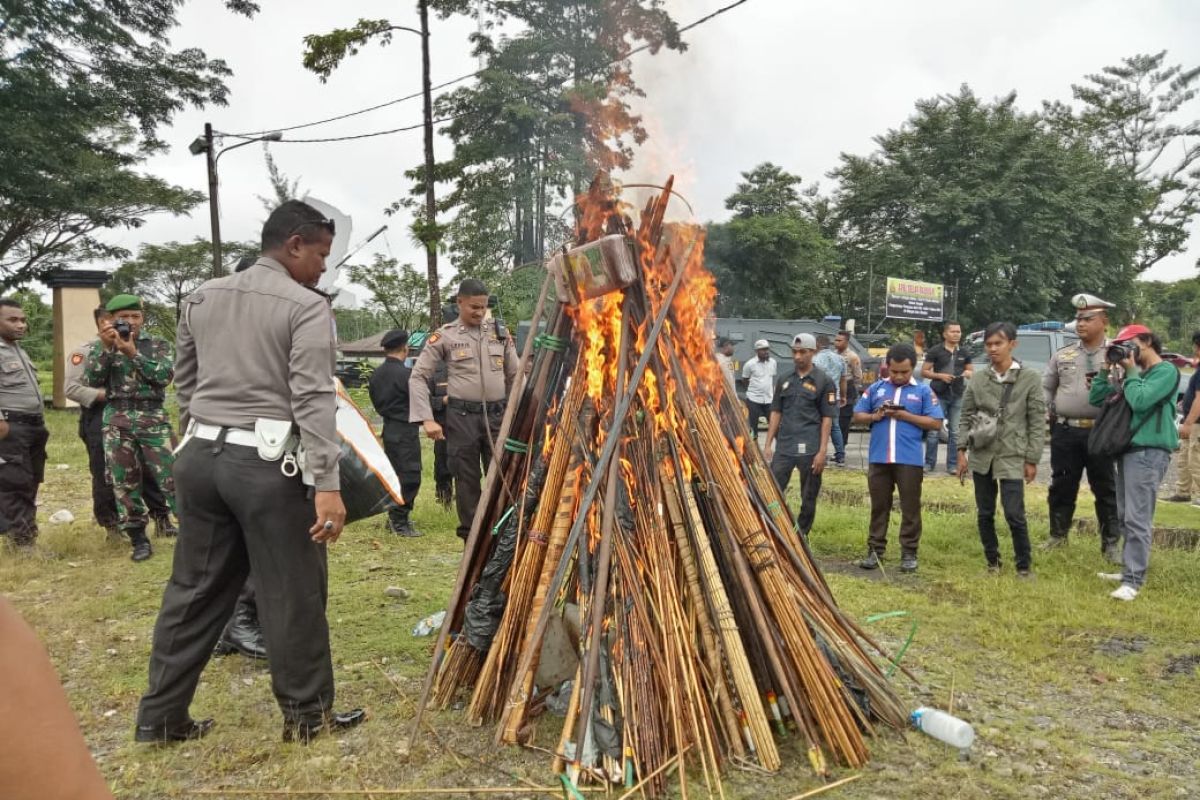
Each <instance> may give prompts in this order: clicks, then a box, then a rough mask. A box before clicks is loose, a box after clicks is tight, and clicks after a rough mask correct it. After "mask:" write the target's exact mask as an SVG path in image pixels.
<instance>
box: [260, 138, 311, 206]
mask: <svg viewBox="0 0 1200 800" xmlns="http://www.w3.org/2000/svg"><path fill="white" fill-rule="evenodd" d="M263 160H264V161H265V162H266V164H267V181H268V182H269V183H270V184H271V194H270V196H269V197H268V196H266V195H261V194H260V195H258V200H259V202H260V203H262V204H263V208H264V209H266V211H267V213H268V214H270V213H271V212H272V211H274V210H275V209H276V208H278V207H279V206H281V205H283V204H284V203H286V202H287V201H288V200H299V199H300V195H301V194H303V192H301V191H300V179H299V178H288V176H287V175H285V174H284V172H283V170H281V169H280V168H279V165H278V164H276V163H275V157H274V156H273V155H271V148H270V145H269V143H267V142H263Z"/></svg>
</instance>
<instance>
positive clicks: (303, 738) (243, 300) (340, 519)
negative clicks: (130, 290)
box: [134, 200, 366, 743]
mask: <svg viewBox="0 0 1200 800" xmlns="http://www.w3.org/2000/svg"><path fill="white" fill-rule="evenodd" d="M333 233H334V230H333V223H332V222H331V221H329V220H327V219H325V218H323V217H322V216H321V214H320V213H319V212H318V211H317V210H316V209H314V208H313V207H311V206H309V205H307V204H305V203H302V202H300V201H297V200H289V201H288V202H286V203H284V204H283V205H281V206H280V207H279V208H277V209H275V210H274V211H273V212H271V216H270V217H269V218H268V219H267V222H266V224H265V225H264V226H263V231H262V256H261V257H260V258H259V259H258V261H256V262H255V263H254V265H253V266H251V267H250V268H249V269H247V270H245V271H243V272H238V273H235V274H233V275H229V276H227V277H223V278H216V279H214V280H211V281H208V282H207V283H205V284H204V285H202V286H201V287H200V288H199V289H198V290H196V291H195V292H194V293H192V294H191V295H189V296H188V297H187V298H185V299H184V302H183V309H182V313H181V314H180V317H179V328H178V331H177V334H176V341H175V346H176V352H177V356H176V362H175V385H176V389H177V396H178V399H179V421H180V425H181V426H182V427H183V428H184V430H185V435H184V441H183V444H182V445H180V447H179V450H178V454H177V456H176V460H175V485H176V489H177V497H178V500H179V505H178V509H179V521H180V525H179V537H178V541H177V544H176V546H175V559H174V563H173V568H172V572H171V579H170V581H169V582H168V583H167V588H166V591H165V593H164V594H163V602H162V607H161V608H160V609H159V612H158V621H157V622H156V623H155V627H154V644H153V646H152V649H151V653H150V675H149V688H148V689H147V691H146V694H145V695H144V696H143V697H142V701H141V704H140V706H139V707H138V720H137V729H136V731H135V734H134V736H135V738H136V740H137V741H139V742H146V743H167V742H178V741H183V740H187V739H198V738H200V737H201V736H204V735H205V734H207V733H208V732H209V730H210V729H211V728H212V726H213V721H212V720H211V719H203V720H195V719H193V718H192V717H191V714H190V706H191V703H192V699H193V696H194V695H195V692H196V687H197V685H198V684H199V682H200V676H201V673H202V672H203V670H204V667H205V665H206V664H207V663H208V659H209V657H210V655H211V654H212V651H213V646H214V645H215V644H216V643H217V640H218V638H219V637H220V636H221V630H222V629H223V628H224V627H225V623H226V622H227V621H228V620H229V615H230V614H231V613H232V612H233V609H234V606H235V604H236V603H237V601H238V594H239V593H240V592H241V590H242V585H243V584H244V582H245V580H246V577H247V575H249V574H250V573H251V572H253V573H254V582H255V586H256V588H257V593H256V594H257V600H258V612H259V619H260V621H261V622H262V628H263V633H264V635H265V643H266V649H267V660H268V664H269V667H270V670H271V689H272V691H273V692H274V694H275V699H276V701H277V702H278V703H279V707H280V710H281V711H282V712H283V721H284V727H283V739H284V741H288V742H290V741H297V740H298V741H300V742H304V743H307V742H308V741H309V740H311V739H312V738H313V737H315V736H318V735H320V734H321V733H322V732H326V731H334V730H339V729H345V728H350V727H353V726H355V725H358V724H359V723H361V722H362V721H363V720H364V719H365V718H366V714H365V712H364V711H362V710H361V709H355V710H353V711H350V712H345V713H335V712H334V710H333V699H334V678H333V660H332V658H331V656H330V651H329V624H328V622H327V621H326V618H325V600H326V597H327V593H328V571H327V566H326V551H325V548H326V545H327V544H331V543H333V542H335V541H337V538H338V536H340V535H341V533H342V527H343V525H344V523H345V519H346V508H345V506H344V505H343V503H342V495H341V481H340V475H339V471H338V458H339V456H340V454H341V446H340V445H339V443H338V436H337V427H336V422H335V412H336V401H335V395H334V381H333V369H334V363H335V353H336V346H337V345H336V342H335V341H334V334H333V325H332V321H331V319H330V312H329V304H328V303H327V302H326V299H325V297H324V296H322V295H320V294H317V293H314V292H312V291H310V290H309V288H308V287H311V286H313V285H315V284H316V282H317V280H318V279H319V278H320V277H321V273H322V272H324V271H325V259H326V257H327V256H328V255H329V249H330V245H331V244H332V242H333ZM297 445H299V446H300V447H302V448H303V451H304V453H303V454H304V459H303V469H301V467H300V465H298V464H297V460H298V458H297Z"/></svg>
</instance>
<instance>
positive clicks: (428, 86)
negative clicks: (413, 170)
mask: <svg viewBox="0 0 1200 800" xmlns="http://www.w3.org/2000/svg"><path fill="white" fill-rule="evenodd" d="M417 8H418V9H419V10H420V12H421V80H422V92H423V94H424V96H425V225H424V226H423V228H424V235H423V236H422V237H421V238H422V239H423V240H424V243H425V270H426V276H427V278H428V280H429V328H430V330H433V329H434V328H436V327H438V326H439V325H441V323H442V296H441V287H440V285H439V282H438V263H437V246H438V237H437V194H436V192H435V191H434V181H433V172H434V167H435V162H434V159H433V80H432V76H431V75H430V69H429V0H418V1H417Z"/></svg>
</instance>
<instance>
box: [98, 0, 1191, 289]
mask: <svg viewBox="0 0 1200 800" xmlns="http://www.w3.org/2000/svg"><path fill="white" fill-rule="evenodd" d="M729 2H730V0H667V2H666V6H667V8H668V10H669V11H670V12H671V13H672V15H673V17H674V18H675V19H676V20H677V21H678V22H679V23H680V24H686V23H689V22H692V21H694V20H696V19H698V18H700V17H703V16H705V15H706V14H708V13H710V12H712V11H715V10H716V9H718V8H720V7H722V6H725V5H728V3H729ZM261 5H262V6H263V10H262V12H261V13H260V14H259V15H258V16H257V17H256V18H254V19H253V20H247V19H245V18H242V17H239V16H236V15H233V14H231V13H229V12H228V11H226V10H225V8H224V5H223V3H222V2H221V0H192V1H191V2H188V3H187V4H186V5H185V6H184V9H183V11H182V12H181V15H180V21H181V24H180V26H179V28H177V29H176V31H175V32H174V34H173V37H172V44H173V46H175V47H185V46H186V47H199V48H201V49H203V50H204V51H205V52H206V53H207V54H208V55H209V57H210V58H221V59H224V60H225V61H226V62H227V63H228V64H229V66H230V67H231V68H232V70H233V73H234V74H233V77H232V78H230V79H229V81H228V85H229V88H230V102H229V105H228V106H226V107H210V108H207V109H203V110H192V109H189V110H187V111H185V112H181V113H180V114H178V115H177V117H176V119H175V121H174V124H173V125H172V126H171V127H170V128H168V129H165V130H163V131H162V134H163V138H164V139H165V140H166V141H167V142H168V143H170V144H171V150H170V152H168V153H165V154H162V155H158V156H156V157H154V158H153V159H151V160H149V161H148V162H147V163H146V165H145V169H146V170H147V171H149V172H152V173H154V174H157V175H159V176H161V177H163V178H165V179H167V180H170V181H172V182H174V183H177V184H179V185H182V186H185V187H188V188H194V189H196V190H199V191H202V192H206V191H207V179H206V172H205V164H204V158H203V157H202V156H192V155H191V153H189V151H188V144H189V143H190V142H191V141H192V140H193V139H194V138H195V137H196V136H198V135H199V134H200V133H202V131H203V127H204V123H205V122H211V123H212V124H213V126H214V128H216V129H217V130H219V131H225V132H231V133H241V132H249V131H262V130H267V129H279V128H283V127H288V126H292V125H297V124H301V123H306V122H310V121H314V120H319V119H323V118H327V117H332V116H335V115H339V114H344V113H347V112H350V111H354V110H357V109H360V108H364V107H366V106H370V105H374V104H377V103H380V102H383V101H386V100H390V99H393V98H397V97H401V96H404V95H408V94H414V93H418V92H419V91H420V88H421V74H420V47H419V44H420V43H419V40H418V38H417V37H416V36H414V35H411V34H407V33H404V32H399V33H397V34H396V38H395V40H394V41H393V42H392V44H391V45H389V46H387V47H380V46H377V45H369V46H367V47H366V48H364V49H363V50H362V51H361V52H360V53H359V54H358V55H356V56H354V57H352V58H349V59H347V60H346V61H345V62H344V63H343V65H342V66H341V67H340V68H339V69H338V70H337V71H336V72H334V73H333V75H332V76H331V77H330V79H329V80H328V82H326V83H322V82H321V81H320V80H319V79H318V78H317V77H316V76H315V75H313V74H312V73H310V72H307V71H306V70H305V69H304V68H303V66H302V64H301V55H302V52H303V41H302V40H303V37H304V36H305V35H306V34H310V33H323V32H326V31H328V30H330V29H332V28H336V27H346V26H349V25H352V24H353V23H354V22H355V21H356V20H358V19H359V18H367V19H377V18H388V19H390V20H391V21H392V22H393V24H397V25H409V26H416V25H417V18H416V10H415V7H416V4H415V2H412V3H396V2H383V1H382V0H354V2H352V3H328V2H324V1H321V2H318V0H286V1H285V0H262V2H261ZM410 6H411V8H410ZM474 29H475V23H474V22H473V21H471V20H466V19H454V20H449V21H441V20H437V19H434V20H433V21H432V36H431V46H432V64H433V82H434V84H435V85H436V84H437V83H440V82H442V81H446V80H450V79H453V78H457V77H459V76H461V75H465V74H468V73H470V72H473V71H474V70H475V69H477V66H478V65H477V64H476V62H475V60H474V59H473V58H472V57H471V55H470V49H469V44H468V36H469V35H470V34H471V33H472V32H473V31H474ZM1198 30H1200V4H1197V3H1194V2H1190V1H1189V0H1175V2H1167V1H1166V0H1163V1H1161V2H1149V1H1147V2H1138V3H1130V2H1128V0H1055V2H1046V0H1037V1H1033V0H1007V1H1006V2H1004V3H999V2H993V3H987V4H985V3H979V2H962V0H958V1H957V2H946V1H945V0H922V1H921V2H906V3H897V2H895V1H894V0H892V1H891V2H886V1H884V0H843V2H801V0H748V2H746V3H744V4H743V5H741V6H738V7H737V8H735V9H733V10H731V11H729V12H727V13H725V14H723V15H721V16H719V17H716V18H715V19H713V20H711V21H710V22H708V23H706V24H704V25H701V26H700V27H698V28H696V29H695V30H693V31H690V32H688V33H687V34H685V39H686V41H687V42H688V45H689V49H688V51H687V52H686V53H683V54H678V53H674V52H669V51H665V50H664V51H660V53H659V54H657V55H651V54H650V53H642V54H638V55H635V56H633V58H632V65H633V74H634V78H635V80H637V81H638V83H639V84H640V85H641V87H642V88H643V89H644V90H645V92H646V95H647V96H646V98H645V99H644V100H642V101H640V102H639V105H638V110H639V111H640V112H641V113H642V114H643V116H644V119H645V124H646V126H647V128H648V130H649V132H650V139H649V140H648V141H647V142H646V144H645V145H644V146H643V147H642V148H641V149H640V150H639V151H638V153H637V155H636V156H635V159H636V160H635V164H634V167H633V168H632V169H631V170H630V172H629V173H628V174H626V175H625V176H624V178H625V180H626V181H627V182H653V183H661V182H662V180H663V179H665V177H666V176H667V175H668V174H674V175H675V176H676V189H677V190H678V191H679V192H680V193H681V194H683V195H684V196H685V197H686V198H687V200H688V201H689V203H690V204H691V207H692V209H693V211H694V214H695V217H696V218H697V219H699V220H702V221H709V220H718V221H719V220H721V219H724V218H725V217H727V215H728V212H727V211H726V210H725V208H724V198H725V197H726V196H728V195H729V194H730V193H731V192H732V191H733V190H734V187H735V186H736V184H737V182H738V180H739V177H740V173H742V172H744V171H748V170H750V169H751V168H752V167H754V166H755V165H757V164H759V163H762V162H764V161H771V162H774V163H776V164H779V165H780V166H782V167H784V168H785V169H787V170H788V171H789V172H792V173H794V174H798V175H800V176H801V177H802V178H803V179H804V180H805V182H806V183H809V182H813V181H819V182H820V183H821V185H822V187H824V188H825V189H827V190H828V189H831V188H832V184H831V181H830V180H829V179H828V177H826V176H827V173H828V172H829V171H830V170H832V169H834V168H835V167H837V165H838V163H839V156H840V154H842V153H854V154H859V155H865V154H867V153H870V152H871V151H872V150H874V149H875V147H874V143H873V137H875V136H877V135H879V134H882V133H884V132H885V131H887V130H888V129H890V128H895V127H898V126H900V125H901V124H903V122H904V121H905V120H906V119H907V118H908V117H909V116H910V115H911V114H912V112H913V108H914V103H915V101H916V100H918V99H921V98H928V97H933V96H936V95H939V94H948V93H954V92H956V91H957V90H958V88H959V87H960V86H961V85H962V84H964V83H965V84H968V85H969V86H970V87H971V88H972V89H973V90H974V91H975V93H976V94H978V95H979V96H981V97H984V98H988V99H991V98H995V97H999V96H1003V95H1006V94H1008V93H1009V92H1011V91H1015V92H1016V93H1017V97H1018V105H1019V106H1020V107H1021V108H1023V109H1027V110H1034V109H1037V108H1039V107H1040V105H1041V101H1042V100H1043V99H1046V100H1054V99H1059V100H1064V101H1069V100H1070V98H1071V84H1072V83H1073V82H1074V83H1079V82H1081V81H1082V80H1083V77H1084V76H1085V75H1087V74H1089V73H1094V72H1099V71H1100V69H1101V68H1103V67H1104V66H1107V65H1110V64H1116V63H1118V62H1119V61H1120V59H1121V58H1123V57H1126V56H1130V55H1134V54H1137V53H1153V52H1158V51H1159V50H1163V49H1165V50H1168V51H1169V54H1168V63H1172V64H1173V63H1183V64H1184V65H1185V66H1188V67H1191V66H1195V65H1197V64H1200V37H1197V36H1196V35H1195V32H1196V31H1198ZM1192 116H1193V117H1195V116H1200V100H1196V101H1193V103H1192ZM420 121H421V103H420V100H419V98H418V99H414V100H410V101H407V102H403V103H399V104H396V105H393V106H390V107H388V108H385V109H381V110H378V111H374V112H371V113H367V114H362V115H359V116H355V117H352V118H350V119H347V120H343V121H340V122H335V123H330V124H327V125H320V126H315V127H310V128H304V129H299V130H293V131H286V132H284V138H285V141H283V142H280V143H277V144H272V145H271V146H270V147H271V152H272V154H273V155H274V157H275V159H276V161H277V163H278V165H279V166H280V168H281V169H282V170H283V172H284V173H285V174H286V175H287V176H288V177H290V178H298V179H299V180H300V189H301V192H302V193H303V192H305V191H307V192H310V193H311V194H312V195H313V196H315V197H317V198H320V199H321V200H324V201H325V202H328V203H331V204H332V205H334V206H336V207H337V208H339V209H340V210H341V211H343V212H345V213H346V214H348V215H350V216H351V217H352V218H353V221H354V223H353V227H354V230H353V233H352V234H351V237H350V243H351V246H355V245H357V244H358V243H359V242H360V241H361V240H362V239H364V238H365V237H366V236H367V235H368V234H370V233H371V232H372V231H374V230H375V229H377V228H378V227H379V226H380V225H383V224H387V225H389V230H388V231H387V232H386V233H385V234H384V235H383V236H381V237H379V238H377V239H376V240H375V241H374V242H372V243H371V244H370V245H368V246H367V247H365V248H364V249H363V250H362V251H361V254H360V257H359V258H358V259H356V260H359V261H366V260H367V259H368V258H369V255H370V254H371V253H373V252H380V253H383V254H384V255H391V256H394V257H396V258H398V259H399V260H400V261H401V262H410V263H413V264H415V265H417V266H418V268H419V269H423V264H424V254H423V251H421V250H419V249H418V248H417V247H415V246H414V245H413V243H412V242H411V239H410V236H409V234H408V230H407V228H408V224H409V223H410V222H411V218H410V217H408V216H407V215H406V214H403V213H402V214H398V215H396V216H393V217H387V216H386V215H385V213H384V209H385V208H386V207H387V206H388V205H390V203H391V202H392V201H393V200H395V199H397V198H398V197H401V196H402V195H405V194H406V193H407V191H408V182H407V181H406V179H405V178H404V175H403V173H404V170H406V169H409V168H411V167H413V166H415V165H417V164H420V163H421V162H422V158H423V155H422V139H421V132H420V130H419V129H418V130H414V131H411V132H405V133H397V134H393V135H388V136H378V137H374V138H367V139H359V140H354V141H346V142H336V143H301V142H296V141H289V140H295V139H300V138H318V137H319V138H328V137H337V136H347V135H356V134H361V133H368V132H372V131H380V130H387V129H391V128H396V127H401V126H407V125H415V124H418V123H419V122H420ZM237 141H238V140H236V139H227V140H225V142H224V143H223V144H224V146H228V145H230V144H234V143H236V142H237ZM435 147H436V149H437V153H438V157H439V158H445V157H447V156H449V155H450V153H451V144H450V142H449V140H448V139H446V138H444V137H441V136H439V137H438V141H437V142H436V145H435ZM219 172H220V192H219V196H220V198H221V232H222V238H223V239H224V240H226V241H230V240H254V239H256V238H257V235H258V231H259V229H260V228H261V225H262V221H263V219H264V218H265V216H266V211H265V209H264V208H263V205H262V203H261V201H260V200H259V199H258V195H267V194H269V184H268V182H267V173H266V167H265V164H264V160H263V154H262V150H261V145H258V144H252V145H248V146H246V147H242V148H239V149H237V150H235V151H232V152H229V153H226V154H225V155H223V156H222V157H221V159H220V162H219ZM676 209H677V212H678V213H679V214H680V216H684V217H685V216H686V215H687V213H688V212H687V209H686V208H684V207H682V206H676ZM208 235H209V223H208V210H207V207H206V206H204V205H202V206H200V207H198V208H197V209H196V210H194V211H193V212H192V214H191V215H190V216H184V217H169V216H157V217H153V218H151V219H150V220H149V221H148V222H147V223H146V225H144V226H143V227H141V228H139V229H137V230H134V231H128V232H119V233H114V234H113V235H112V236H111V237H110V238H111V240H112V241H114V242H117V243H119V244H122V245H124V246H125V247H127V248H129V249H131V250H134V251H136V250H137V248H138V247H139V246H140V245H141V244H143V243H164V242H168V241H188V240H191V239H192V238H194V237H197V236H201V237H208ZM1198 258H1200V233H1197V234H1194V235H1193V237H1192V241H1190V242H1189V249H1188V251H1187V252H1186V253H1184V254H1181V255H1178V256H1174V257H1171V258H1168V259H1165V260H1164V261H1162V262H1160V263H1159V264H1157V265H1156V266H1155V267H1153V268H1152V269H1151V270H1149V271H1148V272H1147V273H1146V275H1145V276H1144V277H1146V278H1151V279H1157V280H1177V279H1180V278H1183V277H1189V276H1193V275H1195V274H1197V270H1196V262H1197V259H1198ZM452 274H453V267H452V265H449V264H447V263H446V259H445V257H443V258H442V277H443V281H445V280H447V279H449V278H450V277H451V276H452ZM1081 289H1082V290H1086V287H1081Z"/></svg>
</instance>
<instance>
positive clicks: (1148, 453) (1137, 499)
mask: <svg viewBox="0 0 1200 800" xmlns="http://www.w3.org/2000/svg"><path fill="white" fill-rule="evenodd" d="M1170 463H1171V453H1170V452H1169V451H1167V450H1163V449H1162V448H1159V447H1135V448H1133V449H1132V450H1130V451H1129V452H1128V453H1125V454H1124V455H1123V456H1121V457H1120V458H1118V459H1117V516H1118V517H1119V518H1120V519H1121V522H1122V523H1124V527H1125V550H1124V552H1123V553H1122V554H1121V556H1122V560H1123V561H1124V562H1125V568H1124V570H1122V572H1121V583H1126V584H1129V585H1130V586H1132V587H1133V588H1135V589H1140V588H1142V584H1143V583H1145V582H1146V569H1147V568H1148V567H1149V566H1150V535H1151V533H1152V532H1153V530H1154V502H1155V500H1156V499H1158V485H1159V484H1160V483H1162V479H1163V476H1164V475H1166V474H1167V465H1168V464H1170Z"/></svg>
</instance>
